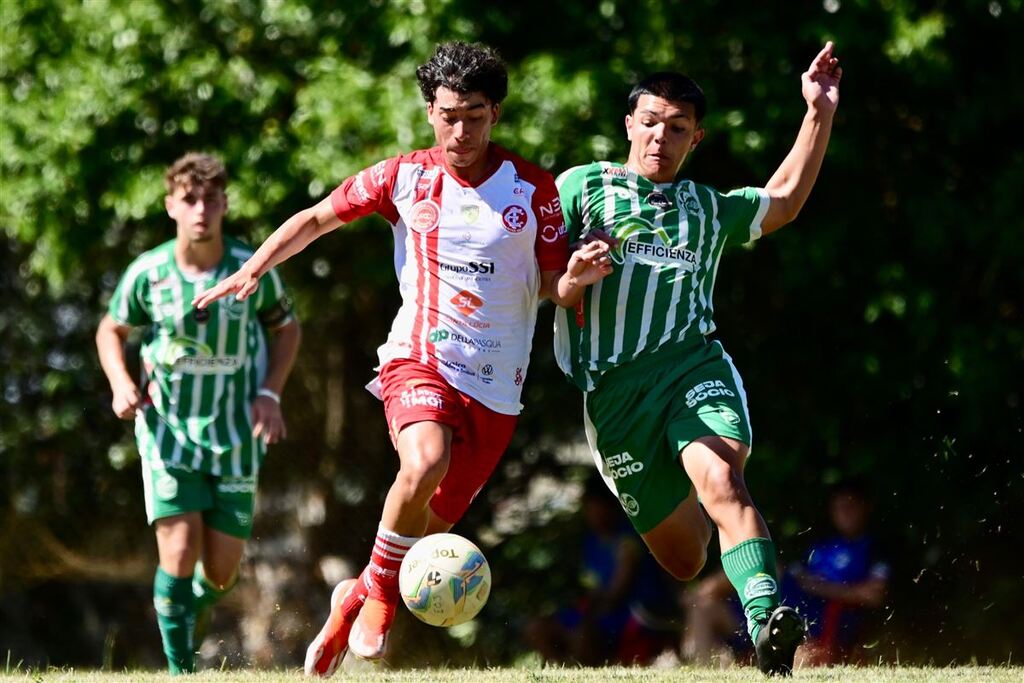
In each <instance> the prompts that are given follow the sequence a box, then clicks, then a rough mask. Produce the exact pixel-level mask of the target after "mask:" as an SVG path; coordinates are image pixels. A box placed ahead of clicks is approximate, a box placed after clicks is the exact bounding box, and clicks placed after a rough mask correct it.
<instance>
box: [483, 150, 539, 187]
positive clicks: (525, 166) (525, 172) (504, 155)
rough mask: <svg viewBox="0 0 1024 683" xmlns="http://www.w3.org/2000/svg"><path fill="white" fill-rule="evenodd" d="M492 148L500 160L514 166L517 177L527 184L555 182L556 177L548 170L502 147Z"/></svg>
mask: <svg viewBox="0 0 1024 683" xmlns="http://www.w3.org/2000/svg"><path fill="white" fill-rule="evenodd" d="M491 147H492V149H493V150H494V153H495V154H496V155H497V156H498V158H499V159H502V160H503V161H507V162H508V163H510V164H512V166H513V168H515V170H516V175H518V176H519V177H520V178H521V179H522V180H524V181H526V182H527V183H530V184H531V185H534V186H539V185H542V184H543V185H547V184H549V183H553V182H554V180H555V179H554V176H552V175H551V172H550V171H548V170H547V169H544V168H541V167H540V166H538V165H537V164H535V163H534V162H532V161H529V160H528V159H525V158H523V157H521V156H519V155H518V154H516V153H515V152H513V151H511V150H509V149H506V148H504V147H502V146H501V145H498V144H494V143H492V145H491Z"/></svg>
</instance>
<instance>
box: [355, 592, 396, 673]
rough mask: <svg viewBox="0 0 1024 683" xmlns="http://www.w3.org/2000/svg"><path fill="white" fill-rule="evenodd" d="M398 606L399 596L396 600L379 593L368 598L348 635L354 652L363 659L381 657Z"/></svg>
mask: <svg viewBox="0 0 1024 683" xmlns="http://www.w3.org/2000/svg"><path fill="white" fill-rule="evenodd" d="M374 592H375V593H376V591H374ZM397 606H398V599H397V596H396V598H395V600H394V601H389V600H387V599H386V598H383V597H382V596H380V595H379V594H377V595H373V596H371V597H368V598H367V599H366V603H365V604H364V605H363V608H362V609H361V610H360V611H359V616H357V617H356V620H355V623H354V624H353V625H352V632H351V633H350V634H349V636H348V647H349V649H350V650H352V654H354V655H355V656H357V657H359V658H361V659H370V660H374V659H380V658H381V656H382V655H383V654H384V646H385V645H386V644H387V639H388V631H389V630H390V629H391V622H393V621H394V620H395V609H396V607H397Z"/></svg>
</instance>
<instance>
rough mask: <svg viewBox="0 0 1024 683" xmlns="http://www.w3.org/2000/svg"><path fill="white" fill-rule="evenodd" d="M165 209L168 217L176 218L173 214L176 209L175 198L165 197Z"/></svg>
mask: <svg viewBox="0 0 1024 683" xmlns="http://www.w3.org/2000/svg"><path fill="white" fill-rule="evenodd" d="M164 209H166V211H167V215H168V216H170V217H171V218H174V214H173V213H172V211H173V209H174V197H172V196H171V195H169V194H168V195H164Z"/></svg>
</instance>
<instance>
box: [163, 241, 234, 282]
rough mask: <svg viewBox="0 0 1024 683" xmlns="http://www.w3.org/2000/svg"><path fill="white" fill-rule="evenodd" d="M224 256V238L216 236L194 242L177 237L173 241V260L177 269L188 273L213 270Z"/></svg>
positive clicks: (193, 273)
mask: <svg viewBox="0 0 1024 683" xmlns="http://www.w3.org/2000/svg"><path fill="white" fill-rule="evenodd" d="M222 258H224V240H223V239H220V238H217V239H211V240H208V241H205V242H195V241H191V240H187V239H182V238H181V237H179V238H178V239H177V240H176V241H175V243H174V260H175V262H176V263H177V264H178V269H179V270H181V272H183V273H185V274H188V275H197V274H199V273H205V272H207V271H210V270H213V269H214V268H216V267H217V265H218V264H220V261H221V259H222Z"/></svg>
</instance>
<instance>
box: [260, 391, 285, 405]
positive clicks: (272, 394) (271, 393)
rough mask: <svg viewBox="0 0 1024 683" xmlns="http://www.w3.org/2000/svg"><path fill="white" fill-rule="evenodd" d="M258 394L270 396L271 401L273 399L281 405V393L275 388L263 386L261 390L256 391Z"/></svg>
mask: <svg viewBox="0 0 1024 683" xmlns="http://www.w3.org/2000/svg"><path fill="white" fill-rule="evenodd" d="M256 395H257V396H263V397H264V398H269V399H270V400H271V401H273V402H274V403H276V404H277V405H281V394H279V393H277V392H276V391H274V390H273V389H268V388H267V387H261V388H260V390H259V391H257V392H256Z"/></svg>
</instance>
